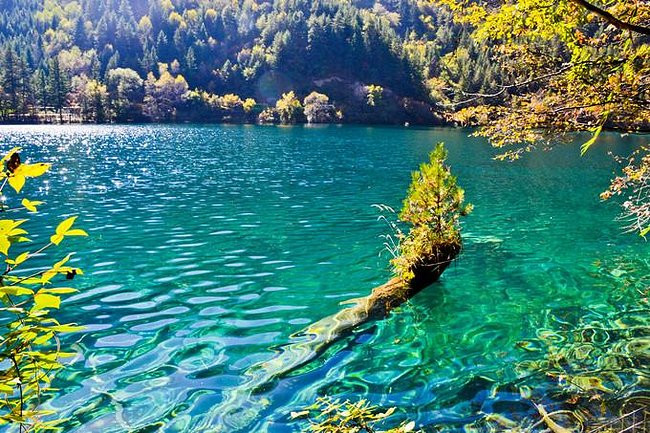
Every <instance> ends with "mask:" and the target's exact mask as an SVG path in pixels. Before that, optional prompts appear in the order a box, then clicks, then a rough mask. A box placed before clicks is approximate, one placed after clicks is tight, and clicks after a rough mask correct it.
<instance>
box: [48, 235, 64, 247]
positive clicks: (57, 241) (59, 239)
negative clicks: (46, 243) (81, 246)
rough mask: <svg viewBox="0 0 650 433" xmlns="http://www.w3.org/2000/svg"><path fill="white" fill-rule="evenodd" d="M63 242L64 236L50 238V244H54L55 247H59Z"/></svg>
mask: <svg viewBox="0 0 650 433" xmlns="http://www.w3.org/2000/svg"><path fill="white" fill-rule="evenodd" d="M62 240H63V235H52V236H50V242H52V243H53V244H54V245H59V244H60V243H61V241H62Z"/></svg>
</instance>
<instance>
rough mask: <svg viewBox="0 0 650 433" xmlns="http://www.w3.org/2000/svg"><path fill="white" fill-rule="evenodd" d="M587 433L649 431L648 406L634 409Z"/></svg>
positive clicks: (634, 432) (649, 417) (646, 432)
mask: <svg viewBox="0 0 650 433" xmlns="http://www.w3.org/2000/svg"><path fill="white" fill-rule="evenodd" d="M589 433H650V407H647V406H642V407H639V408H637V409H634V410H632V411H630V412H628V413H626V414H624V415H621V416H619V417H618V418H616V419H613V420H611V421H608V422H606V423H605V424H601V425H599V426H598V427H595V428H593V429H591V430H589Z"/></svg>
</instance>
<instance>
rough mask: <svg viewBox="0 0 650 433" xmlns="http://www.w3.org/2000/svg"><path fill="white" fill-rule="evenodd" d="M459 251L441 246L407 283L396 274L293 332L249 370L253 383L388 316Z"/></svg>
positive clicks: (300, 362)
mask: <svg viewBox="0 0 650 433" xmlns="http://www.w3.org/2000/svg"><path fill="white" fill-rule="evenodd" d="M460 250H461V245H460V243H449V244H444V245H440V246H439V247H438V248H437V249H436V254H435V255H432V256H430V257H427V258H423V259H421V260H420V261H419V262H418V264H417V265H415V266H414V267H413V269H412V271H413V274H414V277H413V278H412V279H411V280H410V281H409V282H408V283H406V282H404V281H402V280H401V279H399V278H397V277H395V278H392V279H391V280H389V281H387V282H386V283H384V284H382V285H381V286H377V287H375V288H374V289H373V290H372V292H371V293H370V295H368V296H366V297H363V298H356V299H351V300H348V301H344V302H342V303H341V304H342V305H345V304H352V306H350V307H347V308H344V309H342V310H341V311H339V312H338V313H336V314H333V315H331V316H327V317H324V318H323V319H320V320H318V321H317V322H314V323H312V324H311V325H309V326H308V327H306V328H305V329H303V330H302V331H300V332H298V333H296V334H293V335H292V336H291V337H290V341H289V343H288V344H286V345H284V346H282V347H280V349H279V353H278V354H277V355H276V356H274V357H273V358H272V359H270V360H268V361H266V362H263V363H261V364H259V365H257V366H254V367H252V368H251V370H249V371H248V372H247V375H248V376H249V377H250V378H251V379H252V381H251V382H252V383H251V385H253V384H254V386H255V387H257V386H260V385H263V384H264V383H266V382H268V381H269V380H271V379H272V378H278V377H282V376H284V375H286V374H288V373H290V372H291V371H293V370H295V369H297V368H299V367H301V366H303V365H305V364H307V363H308V362H310V361H312V360H313V359H314V358H316V357H318V356H319V355H320V354H321V353H323V352H324V351H325V350H326V349H327V348H328V347H329V346H330V345H332V344H333V343H335V342H336V341H338V340H340V339H341V338H343V337H345V336H347V335H349V334H350V333H351V332H352V331H353V330H354V329H355V328H357V327H359V326H361V325H363V324H364V323H366V322H368V321H371V320H380V319H383V318H385V317H387V316H388V314H389V313H390V312H391V311H392V310H393V309H395V308H397V307H399V306H400V305H402V304H403V303H404V302H406V301H408V300H409V299H411V298H412V297H413V296H415V295H416V294H417V293H419V292H420V291H422V289H424V288H426V287H427V286H429V285H431V284H432V283H433V282H435V281H436V280H437V279H438V278H439V277H440V275H442V273H443V272H444V270H445V269H447V267H448V266H449V264H450V263H451V262H452V261H453V260H454V259H455V258H456V256H457V255H458V254H459V253H460Z"/></svg>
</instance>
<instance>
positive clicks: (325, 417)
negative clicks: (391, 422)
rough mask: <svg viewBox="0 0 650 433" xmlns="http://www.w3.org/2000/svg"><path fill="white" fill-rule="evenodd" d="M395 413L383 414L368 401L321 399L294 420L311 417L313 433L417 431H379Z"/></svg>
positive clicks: (405, 427) (399, 430)
mask: <svg viewBox="0 0 650 433" xmlns="http://www.w3.org/2000/svg"><path fill="white" fill-rule="evenodd" d="M394 412H395V408H394V407H393V408H390V409H388V410H386V411H385V412H384V411H381V410H380V409H379V408H378V407H376V406H373V405H371V404H370V403H369V402H368V401H366V400H359V401H357V402H356V403H353V402H351V401H349V400H345V401H343V402H341V401H340V400H331V399H328V398H319V399H318V400H317V401H316V403H315V404H313V405H312V406H310V407H308V408H306V409H305V410H303V411H300V412H292V413H291V418H292V419H295V418H302V417H308V419H309V427H308V428H307V430H305V431H307V432H311V433H380V432H381V433H409V432H414V433H416V431H415V422H413V421H410V422H403V423H402V424H400V425H399V426H398V427H395V428H392V429H389V430H377V426H376V424H378V423H383V422H384V421H385V420H386V419H387V418H388V417H389V416H390V415H392V414H393V413H394Z"/></svg>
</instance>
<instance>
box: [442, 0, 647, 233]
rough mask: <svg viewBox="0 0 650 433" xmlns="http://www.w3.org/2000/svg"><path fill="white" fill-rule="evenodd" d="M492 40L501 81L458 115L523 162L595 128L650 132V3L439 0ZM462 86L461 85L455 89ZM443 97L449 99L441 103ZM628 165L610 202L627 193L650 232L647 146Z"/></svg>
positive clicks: (641, 227)
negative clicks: (525, 154)
mask: <svg viewBox="0 0 650 433" xmlns="http://www.w3.org/2000/svg"><path fill="white" fill-rule="evenodd" d="M432 1H433V2H435V3H436V4H438V5H444V6H445V7H448V8H449V9H450V10H451V11H452V13H453V15H454V18H455V20H456V21H457V22H459V23H461V24H463V25H465V26H467V27H469V28H470V29H472V37H473V38H474V39H475V40H476V41H478V42H481V44H482V45H483V46H490V47H491V50H492V52H493V53H494V54H493V57H492V61H493V62H495V63H498V65H499V68H500V69H501V71H502V74H501V76H502V77H504V79H503V82H501V83H498V84H497V85H496V87H495V88H493V89H492V90H491V91H489V92H486V93H464V98H461V99H462V100H460V101H458V102H455V103H451V104H450V103H447V104H446V105H447V106H449V105H451V106H453V108H454V110H453V117H455V119H456V120H457V121H459V122H461V123H463V124H475V125H479V126H480V129H479V130H478V133H477V135H481V136H485V137H487V138H489V139H490V141H491V142H492V144H493V145H495V146H497V147H501V148H504V152H503V153H502V155H501V157H502V158H510V159H516V158H519V157H520V156H521V154H522V153H523V152H526V151H528V150H531V149H533V148H535V147H540V146H541V147H549V146H551V145H553V144H554V143H557V142H559V141H561V140H563V139H566V138H569V137H571V135H570V134H569V133H572V132H576V131H589V132H591V134H592V138H591V139H590V140H588V141H586V142H585V143H584V144H583V145H582V148H581V152H582V153H583V154H584V153H585V152H586V151H587V150H588V149H589V148H590V147H591V146H593V145H594V144H595V143H597V140H598V136H599V134H600V133H601V131H602V130H603V129H614V130H619V131H621V132H625V133H627V132H637V131H646V132H647V131H648V130H649V129H650V3H648V2H647V1H645V0H611V1H603V0H594V1H591V0H589V1H587V0H497V1H489V2H488V1H476V0H432ZM457 92H462V90H461V89H456V91H455V92H454V93H457ZM443 103H444V101H443ZM620 156H621V160H622V162H623V163H624V164H625V168H624V170H623V173H622V175H620V176H618V177H616V178H615V179H614V180H613V181H612V184H611V187H610V189H609V190H608V191H606V192H605V193H603V194H602V198H603V199H607V198H610V197H612V196H615V195H623V194H625V195H626V196H627V197H626V198H625V199H624V200H623V207H624V211H625V215H626V216H627V217H629V226H628V228H629V229H630V230H631V231H637V232H639V233H640V234H641V235H646V234H647V233H648V232H650V195H649V191H650V188H649V187H648V186H649V182H650V148H649V147H648V146H642V147H641V148H640V149H638V150H637V151H636V152H634V153H633V154H632V155H620Z"/></svg>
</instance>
